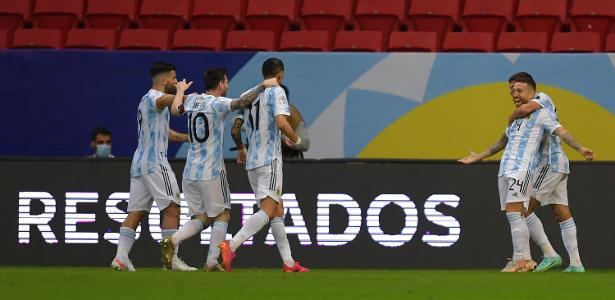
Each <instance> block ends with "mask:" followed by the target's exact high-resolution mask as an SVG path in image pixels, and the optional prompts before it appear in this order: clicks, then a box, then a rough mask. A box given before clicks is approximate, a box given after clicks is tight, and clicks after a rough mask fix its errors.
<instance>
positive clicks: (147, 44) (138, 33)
mask: <svg viewBox="0 0 615 300" xmlns="http://www.w3.org/2000/svg"><path fill="white" fill-rule="evenodd" d="M168 46H169V34H168V31H167V30H164V29H124V31H122V34H121V35H120V42H119V43H118V45H117V49H120V50H166V49H167V48H168Z"/></svg>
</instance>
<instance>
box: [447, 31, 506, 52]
mask: <svg viewBox="0 0 615 300" xmlns="http://www.w3.org/2000/svg"><path fill="white" fill-rule="evenodd" d="M493 44H494V43H493V34H492V33H488V32H449V33H448V34H447V35H446V37H445V38H444V42H443V43H442V51H444V52H492V51H493Z"/></svg>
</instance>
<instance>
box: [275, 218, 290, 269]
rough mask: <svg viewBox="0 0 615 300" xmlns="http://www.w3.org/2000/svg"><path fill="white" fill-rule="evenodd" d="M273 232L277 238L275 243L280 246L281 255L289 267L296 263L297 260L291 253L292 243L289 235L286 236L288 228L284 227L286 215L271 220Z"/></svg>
mask: <svg viewBox="0 0 615 300" xmlns="http://www.w3.org/2000/svg"><path fill="white" fill-rule="evenodd" d="M271 232H272V233H273V237H274V238H275V244H276V245H277V246H278V251H279V252H280V257H282V261H283V262H284V264H285V265H286V266H287V267H292V266H294V265H295V260H293V257H292V255H291V253H290V244H289V243H288V237H287V236H286V229H285V228H284V217H275V218H273V219H272V220H271Z"/></svg>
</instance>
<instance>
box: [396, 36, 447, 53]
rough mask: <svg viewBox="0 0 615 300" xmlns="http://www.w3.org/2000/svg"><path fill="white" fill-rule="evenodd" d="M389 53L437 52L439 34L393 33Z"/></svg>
mask: <svg viewBox="0 0 615 300" xmlns="http://www.w3.org/2000/svg"><path fill="white" fill-rule="evenodd" d="M387 51H389V52H436V51H438V34H437V33H435V32H430V31H406V32H392V33H391V36H390V38H389V44H388V47H387Z"/></svg>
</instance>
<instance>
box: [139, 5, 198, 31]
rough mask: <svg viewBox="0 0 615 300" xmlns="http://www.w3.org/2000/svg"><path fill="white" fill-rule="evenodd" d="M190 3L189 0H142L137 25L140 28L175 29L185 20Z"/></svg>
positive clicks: (181, 25)
mask: <svg viewBox="0 0 615 300" xmlns="http://www.w3.org/2000/svg"><path fill="white" fill-rule="evenodd" d="M190 4H191V2H190V0H175V1H169V0H143V2H142V4H141V14H140V15H139V25H140V27H141V28H148V29H167V30H169V31H176V30H178V29H180V28H182V27H183V25H184V23H185V22H187V20H188V15H189V13H190Z"/></svg>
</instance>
